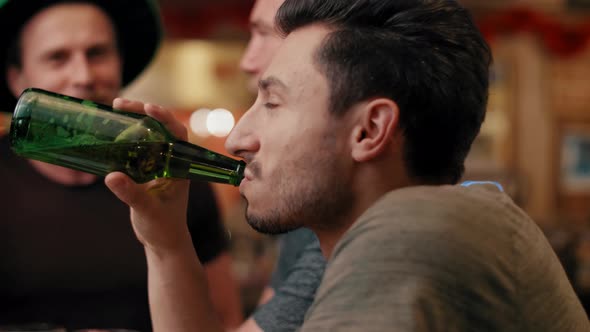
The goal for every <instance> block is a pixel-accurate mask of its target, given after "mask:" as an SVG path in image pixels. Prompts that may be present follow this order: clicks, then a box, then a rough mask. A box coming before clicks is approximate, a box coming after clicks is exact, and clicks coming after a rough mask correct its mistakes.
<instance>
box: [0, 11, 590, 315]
mask: <svg viewBox="0 0 590 332" xmlns="http://www.w3.org/2000/svg"><path fill="white" fill-rule="evenodd" d="M462 2H463V3H464V4H465V5H466V6H467V7H468V8H469V9H471V10H472V12H473V14H474V17H475V19H476V22H477V24H478V25H479V27H480V28H481V30H482V32H483V33H484V35H485V37H486V39H487V40H488V42H489V43H490V45H491V47H492V50H493V52H494V58H495V59H494V65H493V68H492V82H491V90H490V100H489V106H488V114H487V118H486V121H485V123H484V126H483V128H482V130H481V133H480V135H479V137H478V138H477V139H476V142H475V143H474V145H473V148H472V151H471V153H470V155H469V157H468V160H467V164H466V174H465V179H473V180H475V179H477V180H495V181H499V182H500V183H501V184H502V185H503V186H504V188H505V190H506V191H507V192H508V193H509V194H510V195H511V196H512V197H513V198H514V200H515V201H516V202H517V203H518V204H519V205H520V206H521V207H522V208H524V209H525V210H526V211H527V212H528V213H529V214H530V215H531V216H532V217H533V218H534V219H535V221H537V223H538V224H539V225H540V226H541V228H542V229H543V230H544V231H545V232H546V234H547V236H548V238H549V240H550V242H551V243H552V245H553V246H554V248H555V250H556V252H557V254H558V256H559V257H560V258H561V260H562V262H563V264H564V267H565V268H566V271H567V273H568V275H569V277H570V279H571V281H572V283H573V284H574V287H575V288H576V291H577V292H578V294H579V295H580V298H581V299H582V302H583V304H584V305H585V307H586V309H587V310H588V311H589V312H590V0H520V1H519V0H493V1H490V0H463V1H462ZM252 3H253V1H252V0H216V1H211V0H160V5H161V7H162V16H163V21H164V25H165V33H166V38H165V42H164V44H163V46H162V47H161V49H160V51H159V53H158V55H157V57H156V58H155V60H154V62H153V63H152V65H151V66H150V68H149V69H148V70H147V71H146V72H145V73H144V74H143V75H142V76H141V77H140V78H139V79H137V80H136V81H135V82H134V83H133V84H132V85H131V86H130V87H129V88H127V89H126V91H125V92H124V94H125V95H126V96H127V97H129V98H132V99H138V100H142V101H146V102H152V103H158V104H162V105H164V106H167V107H169V108H170V109H172V110H174V111H175V114H176V115H177V116H178V118H179V119H181V120H182V121H183V122H184V123H185V124H186V126H187V127H188V128H190V129H189V133H190V140H191V141H192V142H193V143H196V144H199V145H202V146H205V147H207V148H210V149H213V150H216V151H220V152H222V153H226V151H225V149H224V147H223V143H224V140H225V135H226V134H227V132H228V131H229V130H230V129H231V127H232V125H233V123H234V121H237V120H238V119H239V118H240V116H241V115H242V114H243V112H244V111H245V110H247V109H248V107H249V106H250V105H251V103H252V102H253V101H254V99H255V96H253V95H251V94H250V93H249V92H248V91H247V90H246V80H245V79H246V77H245V75H244V74H243V73H241V72H240V70H239V67H238V62H239V58H240V55H241V53H242V52H243V50H244V48H245V45H246V43H247V39H248V36H249V33H248V14H249V10H250V8H251V6H252ZM224 110H225V111H224ZM2 111H3V112H4V113H0V114H2V117H0V133H1V134H6V132H7V131H8V126H9V118H10V116H9V114H10V113H8V112H7V111H10V110H2ZM230 115H231V116H230ZM214 187H215V190H216V194H217V196H218V199H219V204H220V208H221V209H222V212H223V217H224V222H225V224H226V226H227V229H228V234H229V235H230V238H231V244H232V253H233V255H234V272H235V273H236V276H237V278H238V280H239V281H240V284H241V286H242V290H243V294H242V295H243V301H244V310H245V311H246V312H249V311H250V310H251V309H252V308H253V307H254V306H255V303H256V301H257V298H258V295H259V292H260V290H261V289H262V287H263V286H264V285H265V284H266V282H267V280H268V277H269V274H270V273H271V272H272V269H273V263H274V259H275V257H276V246H275V240H274V239H273V238H271V237H268V236H264V235H260V234H257V233H256V232H254V231H253V230H251V229H250V228H249V226H248V225H247V224H246V222H245V220H244V217H243V203H242V201H241V199H240V197H239V194H238V191H237V189H236V188H233V187H230V186H224V185H214Z"/></svg>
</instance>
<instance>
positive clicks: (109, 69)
mask: <svg viewBox="0 0 590 332" xmlns="http://www.w3.org/2000/svg"><path fill="white" fill-rule="evenodd" d="M96 72H97V73H98V75H99V77H100V79H101V81H103V82H105V83H108V84H109V85H116V86H119V85H121V72H122V68H121V65H120V64H119V63H118V62H117V61H111V62H105V63H102V64H100V65H99V66H97V71H96Z"/></svg>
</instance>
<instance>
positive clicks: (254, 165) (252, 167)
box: [246, 161, 261, 178]
mask: <svg viewBox="0 0 590 332" xmlns="http://www.w3.org/2000/svg"><path fill="white" fill-rule="evenodd" d="M246 168H247V169H248V170H249V171H250V173H252V176H253V177H254V178H259V177H260V174H261V169H260V163H258V162H257V161H252V162H249V163H248V164H247V166H246Z"/></svg>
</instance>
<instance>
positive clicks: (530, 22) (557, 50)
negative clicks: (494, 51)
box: [478, 8, 590, 57]
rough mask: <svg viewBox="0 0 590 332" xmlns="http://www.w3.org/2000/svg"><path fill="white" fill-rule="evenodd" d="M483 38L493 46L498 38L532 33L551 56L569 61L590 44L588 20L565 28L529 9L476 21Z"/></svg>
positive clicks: (501, 13)
mask: <svg viewBox="0 0 590 332" xmlns="http://www.w3.org/2000/svg"><path fill="white" fill-rule="evenodd" d="M478 25H479V28H480V30H481V31H482V33H483V35H484V37H485V38H486V39H487V40H488V41H489V42H490V43H492V42H493V41H494V39H496V37H497V36H498V35H506V34H514V33H521V32H526V33H532V34H536V35H537V36H539V37H540V39H541V41H542V42H543V45H544V46H545V47H546V48H547V49H548V50H549V51H550V52H551V53H552V54H553V55H556V56H560V57H568V56H573V55H576V54H578V53H580V52H582V51H583V50H584V49H585V48H586V47H588V44H589V43H590V20H585V22H583V23H581V24H577V25H566V24H564V23H561V22H558V21H557V20H556V19H555V18H553V17H551V16H549V15H546V14H542V13H539V12H535V11H534V10H531V9H528V8H513V9H509V10H505V11H501V12H498V13H494V14H492V15H488V16H484V17H482V18H481V19H480V20H478Z"/></svg>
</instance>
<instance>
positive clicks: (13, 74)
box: [6, 65, 28, 96]
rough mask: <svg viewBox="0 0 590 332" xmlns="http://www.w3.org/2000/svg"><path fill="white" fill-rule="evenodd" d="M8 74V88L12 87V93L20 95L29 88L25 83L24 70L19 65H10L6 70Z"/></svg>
mask: <svg viewBox="0 0 590 332" xmlns="http://www.w3.org/2000/svg"><path fill="white" fill-rule="evenodd" d="M6 76H7V77H6V78H7V80H8V82H7V83H8V88H9V89H10V92H12V95H14V96H19V95H20V94H21V92H23V90H24V89H26V88H28V87H27V86H25V84H24V77H23V73H22V70H21V69H20V68H18V67H17V66H14V65H11V66H8V69H7V70H6Z"/></svg>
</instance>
